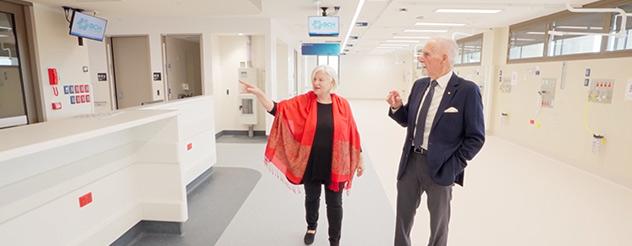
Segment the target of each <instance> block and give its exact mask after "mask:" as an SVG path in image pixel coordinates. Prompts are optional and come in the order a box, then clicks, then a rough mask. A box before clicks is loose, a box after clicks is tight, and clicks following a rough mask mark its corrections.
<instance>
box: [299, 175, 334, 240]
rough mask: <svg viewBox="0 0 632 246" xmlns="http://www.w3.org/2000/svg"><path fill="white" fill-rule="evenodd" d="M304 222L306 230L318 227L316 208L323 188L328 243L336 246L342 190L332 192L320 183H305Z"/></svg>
mask: <svg viewBox="0 0 632 246" xmlns="http://www.w3.org/2000/svg"><path fill="white" fill-rule="evenodd" d="M303 185H304V186H305V220H306V221H307V229H308V230H316V227H317V226H318V208H319V205H320V193H321V190H322V187H323V186H325V203H326V204H327V221H328V222H329V242H330V243H331V244H332V245H338V242H339V241H340V230H341V228H342V188H341V189H340V190H339V191H338V192H334V191H332V190H330V189H328V188H327V185H324V184H322V183H320V182H305V183H304V184H303Z"/></svg>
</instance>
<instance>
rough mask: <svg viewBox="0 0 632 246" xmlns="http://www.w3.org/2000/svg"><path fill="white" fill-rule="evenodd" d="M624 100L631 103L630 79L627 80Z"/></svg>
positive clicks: (631, 87) (631, 85)
mask: <svg viewBox="0 0 632 246" xmlns="http://www.w3.org/2000/svg"><path fill="white" fill-rule="evenodd" d="M625 100H626V101H632V79H631V80H628V84H627V86H626V87H625Z"/></svg>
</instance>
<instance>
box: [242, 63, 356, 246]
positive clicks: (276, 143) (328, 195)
mask: <svg viewBox="0 0 632 246" xmlns="http://www.w3.org/2000/svg"><path fill="white" fill-rule="evenodd" d="M240 83H241V84H242V85H243V86H244V87H245V90H246V91H247V92H248V93H252V94H254V95H256V96H257V99H258V101H259V102H260V103H261V104H262V105H263V107H264V108H265V109H266V110H267V111H268V112H269V113H270V114H272V115H274V116H275V118H274V122H273V123H272V129H271V131H270V136H269V137H268V143H267V146H266V151H265V158H266V163H268V164H270V163H271V164H273V165H274V166H275V167H276V168H278V170H279V171H281V172H282V173H283V174H284V175H285V177H286V178H287V180H288V181H289V182H290V183H292V184H297V185H298V184H303V186H304V188H305V219H306V221H307V232H306V233H305V237H304V242H305V244H307V245H310V244H312V243H313V242H314V235H315V234H316V226H317V222H318V207H319V204H320V194H321V190H322V188H321V187H322V186H325V202H326V204H327V220H328V222H329V243H330V245H332V246H333V245H336V246H337V245H340V231H341V227H342V190H343V189H347V190H348V189H350V188H351V181H352V179H353V175H354V174H355V173H356V172H357V176H358V177H359V176H361V175H362V172H363V167H362V162H361V160H360V152H361V149H360V136H359V134H358V130H357V128H356V124H355V121H354V119H353V115H352V113H351V107H350V106H349V103H348V102H347V100H346V99H344V98H342V97H340V96H338V95H336V94H334V93H332V92H331V91H332V89H333V88H334V87H335V86H336V72H335V70H334V69H333V68H331V67H329V66H318V67H316V68H315V69H314V70H313V71H312V90H311V91H310V92H307V93H305V94H302V95H298V96H296V97H293V98H290V99H287V100H282V101H280V102H278V103H276V102H273V101H272V100H270V99H269V98H268V97H267V96H266V95H265V93H264V92H263V91H261V90H260V89H259V88H257V87H256V86H254V85H251V84H248V83H245V82H242V81H240Z"/></svg>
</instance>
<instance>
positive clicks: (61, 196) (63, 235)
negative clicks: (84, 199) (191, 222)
mask: <svg viewBox="0 0 632 246" xmlns="http://www.w3.org/2000/svg"><path fill="white" fill-rule="evenodd" d="M212 103H213V101H212V98H211V97H199V98H195V99H191V100H183V101H178V102H173V103H165V104H160V105H150V106H147V107H143V108H136V109H132V110H123V111H117V112H114V113H110V114H101V115H95V116H84V117H74V118H69V119H62V120H56V121H51V122H46V123H40V124H34V125H29V126H23V127H16V128H10V129H4V130H0V245H108V244H110V243H111V242H112V241H113V240H115V239H116V238H118V237H119V236H120V235H122V234H123V233H124V232H125V231H127V230H128V229H129V228H130V227H132V226H133V225H134V224H136V223H137V222H139V221H141V220H157V221H173V222H184V221H186V220H187V219H188V214H187V201H186V185H187V184H188V183H189V182H190V181H191V180H192V179H194V178H196V177H197V176H198V175H199V174H200V173H202V172H204V171H206V170H208V168H210V167H211V166H212V165H213V164H214V163H215V160H216V157H215V139H214V135H213V132H214V131H213V127H214V126H213V122H214V121H213V117H214V115H213V110H212V108H213V106H212V105H213V104H212ZM87 193H91V194H92V197H93V202H92V203H90V204H88V205H87V206H84V207H80V206H79V197H81V196H82V195H84V194H87ZM28 235H37V236H28Z"/></svg>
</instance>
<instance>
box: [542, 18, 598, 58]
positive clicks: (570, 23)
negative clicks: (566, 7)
mask: <svg viewBox="0 0 632 246" xmlns="http://www.w3.org/2000/svg"><path fill="white" fill-rule="evenodd" d="M607 17H608V16H607V15H606V14H603V13H582V14H576V15H571V16H569V17H566V18H561V19H559V20H554V21H553V22H551V24H550V26H551V28H550V31H549V34H550V35H551V36H550V38H549V39H550V41H549V51H548V56H560V55H572V54H581V53H597V52H599V51H601V41H602V39H603V35H601V34H602V33H604V32H605V30H606V28H607V27H604V20H605V18H607ZM585 33H595V34H592V35H591V34H585Z"/></svg>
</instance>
